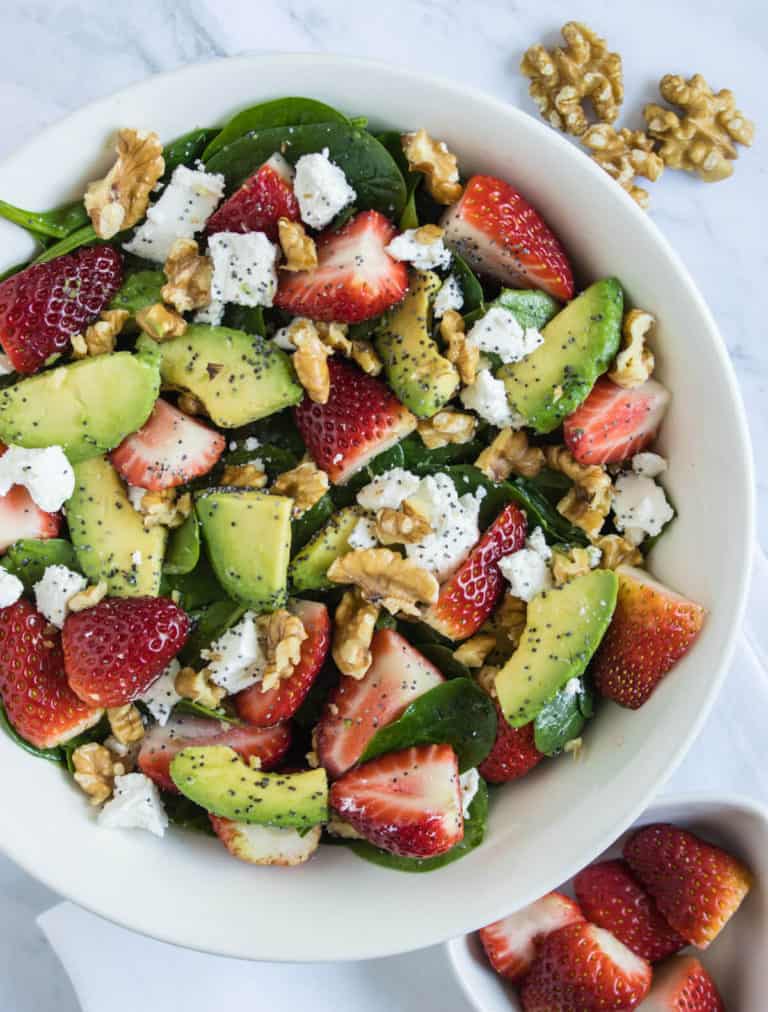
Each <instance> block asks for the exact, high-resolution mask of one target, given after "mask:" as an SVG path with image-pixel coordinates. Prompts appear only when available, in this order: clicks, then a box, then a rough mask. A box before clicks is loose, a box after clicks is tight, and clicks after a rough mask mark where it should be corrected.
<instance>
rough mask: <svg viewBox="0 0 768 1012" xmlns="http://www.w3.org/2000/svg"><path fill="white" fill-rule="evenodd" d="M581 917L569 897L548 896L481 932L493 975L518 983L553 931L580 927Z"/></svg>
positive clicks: (576, 906) (576, 904) (560, 895)
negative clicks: (498, 974)
mask: <svg viewBox="0 0 768 1012" xmlns="http://www.w3.org/2000/svg"><path fill="white" fill-rule="evenodd" d="M583 920H584V917H583V915H582V913H581V910H579V905H578V903H575V902H574V901H573V900H572V899H571V898H570V897H569V896H564V895H563V893H558V892H551V893H547V895H546V896H542V897H541V899H540V900H536V902H535V903H531V904H530V906H527V907H523V909H522V910H518V911H517V913H514V914H510V915H509V917H503V918H502V919H501V920H500V921H494V922H493V924H489V925H487V927H485V928H480V931H479V935H480V941H481V942H482V943H483V948H484V949H485V954H486V956H487V957H488V960H489V962H490V964H491V966H492V967H493V968H494V970H495V971H496V973H500V974H501V976H502V977H506V978H507V980H520V978H521V977H524V976H525V974H526V973H528V971H529V970H530V968H531V965H532V963H533V960H534V958H535V956H536V950H537V948H538V947H539V946H540V945H541V943H542V942H543V941H544V939H545V938H546V937H547V935H550V934H552V932H553V931H558V930H559V929H560V928H565V927H567V926H568V925H569V924H580V923H581V922H582V921H583Z"/></svg>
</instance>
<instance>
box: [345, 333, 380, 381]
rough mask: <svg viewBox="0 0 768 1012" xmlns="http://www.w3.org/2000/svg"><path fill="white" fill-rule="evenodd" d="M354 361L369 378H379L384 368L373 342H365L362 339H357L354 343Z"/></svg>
mask: <svg viewBox="0 0 768 1012" xmlns="http://www.w3.org/2000/svg"><path fill="white" fill-rule="evenodd" d="M352 361H353V362H354V363H355V364H356V365H358V366H359V367H360V368H361V369H362V370H363V372H365V373H368V375H369V376H378V375H379V373H380V372H381V370H382V369H383V368H384V363H383V362H382V361H381V359H380V358H379V356H378V355H377V353H376V350H375V348H374V347H373V345H372V344H371V342H370V341H364V340H363V339H362V338H359V339H357V338H356V339H355V340H354V341H353V342H352Z"/></svg>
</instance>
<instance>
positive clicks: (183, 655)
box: [179, 599, 247, 667]
mask: <svg viewBox="0 0 768 1012" xmlns="http://www.w3.org/2000/svg"><path fill="white" fill-rule="evenodd" d="M246 611H247V608H246V607H245V606H244V605H242V604H236V603H235V602H234V601H230V600H228V599H227V600H222V601H212V602H211V603H210V604H208V605H205V606H204V607H203V608H199V609H196V610H194V611H191V614H190V618H191V619H192V621H193V622H194V628H193V629H192V632H191V633H190V634H189V638H188V639H187V642H186V643H185V644H184V647H183V649H182V650H181V652H180V653H179V661H180V662H181V664H183V665H186V664H189V665H191V666H192V667H195V666H196V665H197V664H199V663H200V660H201V658H200V652H201V650H205V649H206V648H207V647H209V646H210V645H211V643H213V641H214V640H216V639H218V638H219V636H221V634H222V633H223V632H226V630H227V629H229V627H230V626H233V625H234V624H235V623H236V622H237V621H238V620H239V619H241V618H242V617H243V615H244V614H245V612H246Z"/></svg>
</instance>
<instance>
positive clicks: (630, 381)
mask: <svg viewBox="0 0 768 1012" xmlns="http://www.w3.org/2000/svg"><path fill="white" fill-rule="evenodd" d="M655 323H656V320H655V319H654V317H653V316H651V314H650V313H646V311H645V310H644V309H630V311H629V312H628V313H627V315H626V316H625V317H624V323H623V326H622V336H623V341H622V345H623V346H622V349H621V351H620V352H619V353H618V355H617V356H616V361H615V362H614V363H613V368H612V369H611V371H610V372H609V373H608V379H610V380H612V381H613V382H614V383H616V384H617V385H618V386H620V387H626V388H629V387H639V386H641V385H642V384H643V383H645V381H646V380H647V379H650V378H651V375H652V373H653V369H654V366H655V365H656V360H655V359H654V357H653V352H652V351H651V349H650V348H647V347H646V344H645V340H646V337H647V336H648V333H649V331H650V330H651V328H652V327H653V326H654V325H655Z"/></svg>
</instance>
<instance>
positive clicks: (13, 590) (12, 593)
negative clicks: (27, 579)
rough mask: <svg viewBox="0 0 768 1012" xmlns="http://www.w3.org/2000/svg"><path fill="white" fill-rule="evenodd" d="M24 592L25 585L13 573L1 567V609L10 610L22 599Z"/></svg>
mask: <svg viewBox="0 0 768 1012" xmlns="http://www.w3.org/2000/svg"><path fill="white" fill-rule="evenodd" d="M23 592H24V584H23V583H22V582H21V580H20V579H19V578H18V576H14V575H13V573H9V572H8V570H7V569H3V568H2V566H0V608H8V607H10V605H12V604H16V602H17V601H18V600H19V598H20V597H21V595H22V593H23Z"/></svg>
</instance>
